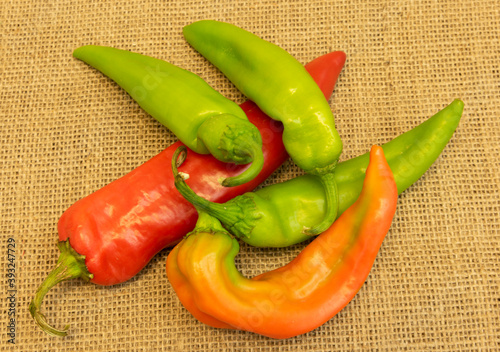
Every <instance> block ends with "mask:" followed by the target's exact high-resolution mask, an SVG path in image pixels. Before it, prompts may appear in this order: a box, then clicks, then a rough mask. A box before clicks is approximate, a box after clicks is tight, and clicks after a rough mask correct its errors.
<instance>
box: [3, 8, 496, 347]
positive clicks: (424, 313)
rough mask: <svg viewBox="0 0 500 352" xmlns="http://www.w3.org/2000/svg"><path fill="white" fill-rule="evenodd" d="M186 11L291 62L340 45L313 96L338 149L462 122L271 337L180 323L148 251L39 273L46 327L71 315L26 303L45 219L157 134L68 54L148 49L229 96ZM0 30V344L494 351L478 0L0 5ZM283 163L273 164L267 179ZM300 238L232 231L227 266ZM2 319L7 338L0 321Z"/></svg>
mask: <svg viewBox="0 0 500 352" xmlns="http://www.w3.org/2000/svg"><path fill="white" fill-rule="evenodd" d="M199 19H216V20H222V21H227V22H231V23H234V24H236V25H239V26H241V27H243V28H246V29H248V30H250V31H252V32H254V33H256V34H258V35H260V36H261V37H263V38H265V39H267V40H269V41H272V42H274V43H276V44H278V45H280V46H281V47H283V48H284V49H286V50H287V51H289V52H290V53H291V54H292V55H294V56H295V57H296V58H297V59H298V60H299V61H300V62H302V63H306V62H308V61H310V60H312V59H314V58H315V57H317V56H319V55H321V54H325V53H327V52H329V51H334V50H342V51H344V52H345V53H346V54H347V62H346V65H345V67H344V70H343V72H342V74H341V76H340V78H339V81H338V84H337V87H336V89H335V92H334V94H333V96H332V98H331V99H330V104H331V107H332V110H333V112H334V114H335V117H336V123H337V127H338V130H339V133H340V135H341V137H342V139H343V141H344V152H343V154H342V160H346V159H349V158H351V157H354V156H356V155H359V154H362V153H365V152H366V151H368V150H369V148H370V146H371V145H373V144H380V143H384V142H387V141H389V140H391V139H392V138H394V137H396V136H397V135H399V134H401V133H403V132H405V131H407V130H409V129H411V128H412V127H414V126H416V125H418V124H419V123H421V122H422V121H424V120H425V119H426V118H428V117H430V116H431V115H433V114H434V113H436V112H437V111H439V110H440V109H442V108H443V107H445V106H446V105H448V104H449V103H450V102H451V101H452V100H453V99H455V98H460V99H462V100H463V101H464V103H465V110H464V114H463V117H462V120H461V123H460V125H459V127H458V129H457V131H456V133H455V135H454V136H453V138H452V140H451V141H450V143H449V144H448V146H447V147H446V149H445V150H444V152H443V154H442V155H441V156H440V157H439V158H438V160H437V161H436V162H435V163H434V165H433V166H432V167H431V168H430V169H429V170H428V172H427V173H426V174H425V175H424V176H423V177H422V178H421V179H420V180H419V181H418V182H417V183H416V184H414V185H413V186H412V187H410V188H409V189H408V190H407V191H406V192H404V193H403V194H402V195H401V196H400V197H399V203H398V210H397V213H396V216H395V219H394V222H393V225H392V228H391V230H390V232H389V234H388V236H387V238H386V240H385V241H384V244H383V245H382V248H381V250H380V252H379V254H378V257H377V260H376V262H375V265H374V267H373V269H372V271H371V274H370V276H369V278H368V280H367V282H366V283H365V285H364V286H363V287H362V289H361V290H360V291H359V293H358V294H357V296H356V297H355V298H354V300H353V301H352V302H351V303H350V304H349V305H348V306H347V307H346V308H345V309H343V310H342V311H341V312H340V313H339V314H338V315H337V316H335V317H334V318H332V319H331V320H330V321H328V322H327V323H326V324H324V325H323V326H321V327H320V328H318V329H316V330H314V331H312V332H310V333H308V334H305V335H302V336H298V337H296V338H291V339H288V340H272V339H269V338H265V337H262V336H259V335H256V334H252V333H246V332H239V331H228V330H218V329H213V328H210V327H207V326H205V325H203V324H201V323H199V322H198V321H196V320H195V319H194V318H193V317H192V316H191V315H190V314H189V313H188V312H187V311H186V310H185V309H184V308H183V307H182V305H181V304H180V302H179V300H178V299H177V297H176V295H175V293H174V292H173V290H172V287H171V286H170V284H169V282H168V280H167V278H166V274H165V260H166V257H167V255H168V253H169V249H165V250H163V251H162V252H160V253H159V254H158V255H157V256H155V257H154V259H153V260H152V261H151V262H150V263H149V264H148V265H147V266H146V267H145V268H144V269H143V270H142V272H141V273H140V274H139V275H137V276H136V277H134V278H133V279H131V280H130V281H128V282H126V283H123V284H119V285H116V286H111V287H101V286H97V285H94V284H91V283H85V282H83V281H82V280H72V281H67V282H64V283H62V284H60V285H58V286H57V287H55V288H54V289H53V290H52V291H51V292H50V293H49V294H48V295H47V297H46V299H45V302H44V305H43V308H42V309H43V312H44V313H45V315H46V316H47V319H48V321H49V322H50V323H51V324H54V325H55V326H57V327H61V328H62V327H63V326H64V325H65V324H70V330H69V331H70V334H69V336H68V337H66V338H62V339H61V338H54V337H50V336H48V335H46V334H45V333H43V332H42V331H41V330H40V329H39V328H38V327H37V325H36V324H35V323H34V321H33V320H32V318H31V316H30V314H29V312H28V304H29V302H30V300H31V298H32V296H33V294H34V292H35V290H36V289H37V287H38V285H39V284H40V283H41V282H42V281H43V279H44V278H45V277H46V275H47V274H48V273H49V271H50V270H51V268H52V267H53V266H54V265H55V263H56V260H57V257H58V250H57V248H56V241H57V229H56V226H57V221H58V219H59V217H60V216H61V214H62V213H63V212H64V211H65V209H67V208H68V207H69V206H70V205H71V204H73V203H74V202H75V201H77V200H78V199H80V198H82V197H85V196H86V195H88V194H90V193H92V192H93V191H95V190H97V189H99V188H101V187H103V186H105V185H106V184H108V183H110V182H111V181H113V180H115V179H117V178H119V177H120V176H122V175H125V174H127V173H128V172H129V171H131V170H133V169H134V168H136V167H138V166H139V165H141V164H142V163H144V162H145V161H147V160H148V159H150V158H152V157H153V156H154V155H156V154H158V153H159V152H160V151H161V150H163V149H164V148H166V147H167V146H169V145H170V144H171V143H172V142H173V141H175V140H176V138H175V136H173V135H172V134H171V133H170V132H169V131H168V130H166V129H165V128H164V127H162V126H161V125H160V124H159V123H157V122H155V121H154V120H153V119H152V118H151V117H150V116H149V115H148V114H146V113H145V112H144V111H143V110H141V109H140V108H139V107H138V105H137V104H136V103H135V102H134V101H133V100H132V99H131V98H130V96H128V95H127V94H126V93H125V92H124V91H123V90H122V89H121V88H119V87H118V86H117V85H116V84H114V83H113V82H112V81H110V80H109V79H108V78H106V77H104V76H103V75H102V74H100V73H99V72H97V71H96V70H94V69H91V68H90V67H88V66H87V65H85V64H83V63H82V62H80V61H78V60H76V59H74V58H72V55H71V54H72V51H73V50H74V49H76V48H77V47H79V46H81V45H86V44H97V45H109V46H113V47H118V48H122V49H128V50H132V51H135V52H140V53H143V54H146V55H150V56H154V57H157V58H161V59H164V60H167V61H169V62H171V63H173V64H176V65H178V66H181V67H183V68H186V69H189V70H191V71H192V72H195V73H197V74H199V75H200V76H202V77H203V78H204V79H205V80H206V81H207V82H209V84H211V85H212V86H213V87H214V88H216V89H217V90H219V91H220V92H221V93H222V94H224V95H225V96H227V97H229V98H231V99H233V100H235V101H237V102H242V101H244V100H245V98H244V97H243V96H242V95H241V93H239V92H238V91H237V90H236V89H235V88H234V86H232V84H231V83H229V82H228V81H227V79H225V77H224V76H223V75H222V74H221V73H220V72H219V71H217V69H215V68H214V67H213V66H212V65H210V64H209V63H208V62H207V61H205V60H204V59H203V58H202V57H201V56H200V55H198V54H197V53H196V52H195V51H194V50H193V49H192V48H191V47H189V45H187V43H186V42H185V41H184V39H183V37H182V27H183V26H184V25H187V24H189V23H191V22H193V21H195V20H199ZM0 28H1V30H0V38H1V43H0V44H1V50H0V124H1V132H0V133H1V135H0V136H1V142H2V145H1V148H0V173H1V174H0V175H1V178H0V192H1V195H0V198H1V206H2V209H1V217H0V229H1V232H2V253H1V254H0V261H1V270H2V280H1V281H0V292H2V297H1V302H2V305H1V308H2V309H1V310H0V322H1V331H2V333H1V334H0V346H1V347H0V350H2V351H247V350H254V351H278V350H279V351H306V350H311V351H313V350H314V351H362V350H363V351H364V350H388V351H402V350H411V351H430V350H440V351H494V350H496V351H498V350H499V349H500V318H499V317H500V309H499V304H500V289H499V275H500V246H499V242H500V231H499V229H500V224H499V216H498V213H499V210H500V207H499V199H500V198H499V184H500V177H499V172H498V169H499V161H498V160H499V148H500V143H499V139H500V129H499V124H500V123H499V118H500V69H499V57H500V43H499V38H500V12H499V7H498V2H497V1H480V0H464V1H452V0H443V1H434V0H426V1H418V0H413V1H384V0H382V1H379V0H377V1H374V0H371V1H347V0H338V1H239V0H231V1H221V0H217V1H215V0H214V1H191V0H187V1H155V0H138V1H135V0H127V1H107V2H103V1H97V0H86V1H75V0H53V1H45V0H19V1H13V0H2V3H1V5H0ZM300 173H301V171H300V170H299V169H298V168H297V167H296V166H295V165H293V164H292V163H291V162H289V161H288V162H286V163H285V164H284V165H283V166H282V167H281V168H280V169H279V170H278V171H277V172H276V173H275V174H274V175H273V176H272V177H271V178H270V179H269V180H268V181H267V183H268V184H269V183H275V182H279V181H282V180H285V179H289V178H291V177H293V176H295V175H298V174H300ZM9 243H15V252H12V251H11V252H10V254H11V256H9V255H8V254H9V252H8V250H9V248H11V247H12V246H10V247H9ZM303 246H304V245H296V246H293V247H291V248H287V249H280V250H276V249H256V248H253V247H250V246H246V245H242V248H241V252H240V255H239V256H238V257H237V263H236V264H237V266H238V268H239V269H240V270H241V271H242V272H243V274H244V275H247V276H253V275H256V274H258V273H260V272H262V271H267V270H271V269H273V268H276V267H278V266H281V265H283V264H284V263H286V262H288V261H289V260H290V259H292V258H293V257H294V256H295V255H296V254H297V253H298V252H299V251H300V250H301V248H303ZM11 249H12V248H11ZM12 254H14V256H12ZM8 263H13V264H15V270H14V272H13V274H15V276H14V277H11V278H14V279H15V281H8V275H9V273H12V271H8V268H12V266H8ZM11 284H13V285H14V286H12V287H14V288H15V291H12V290H11V289H12V287H11V286H9V285H11ZM13 301H14V302H15V304H14V309H10V310H9V308H12V305H11V302H13ZM12 312H13V313H12ZM14 313H15V316H12V315H11V314H14ZM11 317H15V328H14V331H15V343H16V344H15V345H13V344H11V343H9V339H10V337H9V336H8V334H7V333H8V332H9V331H10V330H9V328H8V325H9V321H10V318H11Z"/></svg>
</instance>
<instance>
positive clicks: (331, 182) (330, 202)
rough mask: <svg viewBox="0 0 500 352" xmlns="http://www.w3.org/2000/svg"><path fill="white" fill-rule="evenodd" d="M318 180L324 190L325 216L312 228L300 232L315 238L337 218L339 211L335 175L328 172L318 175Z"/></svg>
mask: <svg viewBox="0 0 500 352" xmlns="http://www.w3.org/2000/svg"><path fill="white" fill-rule="evenodd" d="M317 176H318V178H319V179H320V181H321V184H322V185H323V188H324V190H325V196H326V202H325V206H326V209H325V216H324V217H323V220H322V221H321V222H320V223H319V224H317V225H315V226H314V227H312V228H304V230H303V231H302V232H303V233H304V234H306V235H309V236H316V235H319V234H320V233H322V232H325V231H326V230H327V229H328V228H329V227H330V226H331V225H332V224H333V222H334V221H335V219H336V218H337V213H338V209H339V199H338V197H339V194H338V188H337V182H336V181H335V174H334V173H333V172H332V171H330V172H327V173H324V174H318V175H317Z"/></svg>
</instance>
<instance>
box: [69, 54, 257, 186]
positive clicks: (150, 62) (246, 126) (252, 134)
mask: <svg viewBox="0 0 500 352" xmlns="http://www.w3.org/2000/svg"><path fill="white" fill-rule="evenodd" d="M73 56H74V57H76V58H78V59H80V60H82V61H84V62H86V63H87V64H89V65H90V66H92V67H94V68H96V69H98V70H99V71H101V72H102V73H103V74H105V75H106V76H108V77H109V78H111V79H112V80H114V81H115V82H116V83H117V84H118V85H120V86H121V87H122V88H123V89H125V90H126V91H127V92H128V93H129V94H130V95H131V96H132V98H133V99H134V100H135V101H137V103H138V104H139V105H140V106H141V107H142V108H143V109H144V110H145V111H146V112H147V113H149V114H150V115H151V116H152V117H153V118H155V119H156V120H158V121H159V122H160V123H162V124H163V125H164V126H166V127H167V128H168V129H170V130H171V131H172V132H173V133H174V134H175V135H176V136H177V138H179V139H180V140H181V141H182V142H183V143H184V144H186V145H187V146H188V147H189V148H190V149H192V150H194V151H196V152H197V153H199V154H208V153H210V154H212V155H213V156H214V157H215V158H216V159H218V160H221V161H223V162H231V163H235V164H248V163H250V162H252V164H251V165H250V166H249V168H247V169H246V170H245V171H244V172H243V173H241V174H240V175H238V176H234V177H230V178H226V179H225V180H224V181H223V182H222V184H223V185H224V186H236V185H240V184H243V183H246V182H248V181H250V180H252V179H253V178H254V177H255V176H256V175H257V174H258V173H259V172H260V170H261V169H262V166H263V163H264V157H263V154H262V139H261V135H260V132H259V130H258V129H257V128H256V127H255V126H254V125H253V124H252V123H250V122H249V121H248V119H247V117H246V115H245V113H244V112H243V110H242V109H241V108H240V107H239V106H238V105H237V104H236V103H234V102H233V101H231V100H229V99H227V98H225V97H224V96H223V95H221V94H220V93H219V92H217V91H216V90H214V89H213V88H212V87H210V86H209V85H208V84H207V83H206V82H205V81H204V80H203V79H201V78H200V77H199V76H197V75H195V74H194V73H192V72H189V71H187V70H184V69H181V68H179V67H177V66H175V65H172V64H170V63H168V62H166V61H163V60H159V59H155V58H152V57H149V56H145V55H141V54H138V53H132V52H129V51H126V50H120V49H115V48H110V47H103V46H94V45H87V46H83V47H80V48H78V49H76V50H75V51H74V52H73ZM193 101H195V102H196V103H195V104H193Z"/></svg>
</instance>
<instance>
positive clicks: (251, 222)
mask: <svg viewBox="0 0 500 352" xmlns="http://www.w3.org/2000/svg"><path fill="white" fill-rule="evenodd" d="M186 153H187V148H186V147H185V146H180V147H179V148H177V150H176V151H175V152H174V155H173V156H172V172H173V174H174V178H175V188H177V190H178V191H179V193H180V194H181V195H182V196H183V197H184V198H185V199H186V200H187V201H188V202H189V203H191V204H192V205H194V207H195V208H196V210H197V211H198V213H199V214H200V213H201V212H203V213H206V214H207V215H210V216H211V217H214V218H216V219H218V220H219V221H220V222H221V223H222V224H224V226H225V227H226V228H227V229H228V230H229V231H230V232H231V233H232V234H233V235H235V236H238V237H249V236H250V234H251V232H252V230H253V228H254V227H255V221H256V220H258V219H259V217H260V216H261V215H260V214H259V213H258V212H257V211H256V207H257V206H256V204H255V201H254V200H253V199H252V198H251V197H249V196H246V195H241V196H238V197H236V198H234V199H232V200H230V201H228V202H226V203H223V204H220V203H214V202H211V201H209V200H207V199H205V198H203V197H200V196H199V195H197V194H196V193H195V192H194V191H193V190H192V189H191V188H190V187H189V186H188V184H187V183H186V182H185V181H184V177H183V174H182V173H180V172H179V171H178V170H177V168H178V167H179V166H180V164H182V162H183V161H184V159H185V157H186ZM197 227H198V225H197Z"/></svg>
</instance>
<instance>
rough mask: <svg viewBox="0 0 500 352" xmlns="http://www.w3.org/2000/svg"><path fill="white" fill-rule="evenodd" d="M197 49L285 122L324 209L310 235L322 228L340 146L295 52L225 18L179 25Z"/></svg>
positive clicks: (293, 151) (331, 212) (292, 149)
mask: <svg viewBox="0 0 500 352" xmlns="http://www.w3.org/2000/svg"><path fill="white" fill-rule="evenodd" d="M183 33H184V37H185V38H186V40H187V41H188V43H190V44H191V45H192V46H193V48H195V49H196V50H197V51H198V52H199V53H200V54H202V55H203V56H204V57H205V58H206V59H208V60H209V61H210V62H211V63H212V64H214V65H215V66H216V67H217V68H219V70H221V71H222V72H223V73H224V74H225V75H226V77H227V78H228V79H229V80H230V81H231V82H233V83H234V85H235V86H236V87H237V88H238V89H239V90H240V91H241V92H242V93H243V94H245V95H246V96H247V97H248V98H249V99H251V100H252V101H254V102H255V103H256V104H257V105H258V106H259V108H260V109H261V110H262V111H264V112H265V113H266V114H267V115H268V116H270V117H271V118H273V119H275V120H279V121H281V122H282V123H283V126H284V132H283V143H284V145H285V148H286V150H287V152H288V154H289V155H290V157H291V158H292V160H293V161H294V162H295V163H296V164H297V165H298V166H299V167H300V168H301V169H303V170H304V171H305V172H307V173H309V174H313V175H317V176H319V180H320V181H321V183H322V184H323V187H324V188H325V192H326V193H325V194H326V203H327V206H326V212H325V214H324V218H323V219H322V220H321V221H320V222H319V223H317V224H315V225H314V226H313V227H312V228H307V229H304V231H305V233H308V234H310V235H314V234H318V233H321V232H323V231H324V230H326V229H327V228H328V227H329V226H330V225H331V224H332V222H333V221H334V220H335V218H336V215H337V207H336V205H337V197H338V195H337V185H336V183H335V177H334V169H335V167H336V165H337V162H338V159H339V156H340V154H341V152H342V141H341V139H340V136H339V134H338V132H337V130H336V129H335V121H334V117H333V114H332V111H331V109H330V105H329V104H328V102H327V101H326V100H325V98H324V96H323V94H322V93H321V91H320V90H319V88H318V86H317V85H316V84H315V83H314V80H313V79H312V78H311V76H310V75H309V74H308V73H307V71H306V70H305V69H304V66H303V65H302V64H300V63H299V62H298V61H297V60H296V59H295V58H294V57H292V56H291V55H290V54H289V53H288V52H286V51H285V50H283V49H282V48H280V47H279V46H277V45H274V44H272V43H270V42H268V41H265V40H263V39H261V38H259V37H258V36H256V35H254V34H252V33H250V32H248V31H246V30H243V29H241V28H239V27H236V26H234V25H232V24H229V23H224V22H218V21H210V20H205V21H198V22H195V23H192V24H190V25H188V26H186V27H184V29H183Z"/></svg>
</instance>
